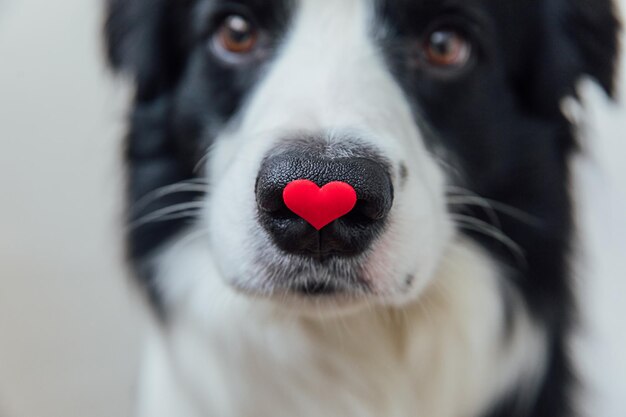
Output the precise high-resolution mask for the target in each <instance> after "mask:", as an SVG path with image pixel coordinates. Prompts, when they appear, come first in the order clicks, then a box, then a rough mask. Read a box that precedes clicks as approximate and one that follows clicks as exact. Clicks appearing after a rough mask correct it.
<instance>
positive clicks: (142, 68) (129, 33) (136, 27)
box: [105, 0, 184, 100]
mask: <svg viewBox="0 0 626 417" xmlns="http://www.w3.org/2000/svg"><path fill="white" fill-rule="evenodd" d="M177 3H179V2H178V1H169V0H107V2H106V21H105V41H106V50H107V54H108V59H109V63H110V65H111V66H112V67H113V68H114V69H115V70H117V71H120V72H122V73H124V74H126V75H129V76H130V77H132V79H133V80H134V81H135V83H136V86H137V97H138V99H139V100H151V99H153V98H155V97H158V96H159V95H160V94H161V93H163V92H164V91H167V90H168V89H170V88H171V87H172V86H173V85H174V83H175V82H176V78H177V77H178V75H179V74H180V70H181V67H182V58H183V56H184V55H183V53H182V51H181V48H180V45H179V42H180V40H179V36H180V33H179V31H178V30H177V18H178V17H180V16H179V13H178V9H177V8H176V6H175V5H176V4H177ZM181 3H182V2H181Z"/></svg>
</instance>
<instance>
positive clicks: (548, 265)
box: [106, 0, 619, 417]
mask: <svg viewBox="0 0 626 417" xmlns="http://www.w3.org/2000/svg"><path fill="white" fill-rule="evenodd" d="M107 7H108V17H107V23H106V36H107V41H108V53H109V59H110V62H111V64H112V66H113V67H114V68H115V69H116V70H119V71H122V72H124V73H126V74H127V75H129V76H131V78H132V80H133V82H134V83H135V86H136V96H135V99H134V103H133V107H132V115H131V117H130V127H129V133H128V139H127V150H126V163H127V168H128V182H129V186H128V192H129V194H128V196H129V200H130V201H129V220H128V222H129V231H130V232H129V235H128V243H129V244H128V246H129V254H130V259H131V260H132V264H133V265H134V268H135V271H136V276H137V280H138V283H139V284H140V285H141V286H142V288H143V289H144V290H145V293H146V295H147V296H148V298H149V300H150V302H151V304H152V306H153V307H154V311H155V313H157V315H158V318H159V320H158V322H159V325H158V326H156V327H158V329H156V330H154V331H153V334H152V335H151V341H150V343H149V347H148V349H147V352H146V356H145V368H144V372H143V376H142V378H141V389H140V401H139V410H138V415H139V416H141V417H206V416H216V417H295V416H298V417H314V416H316V417H319V416H324V417H505V416H506V417H512V416H517V417H571V416H574V415H575V411H574V407H573V402H572V397H573V396H575V395H576V392H575V384H574V379H575V378H574V372H573V366H572V363H571V361H570V359H569V358H568V337H569V335H570V332H571V330H572V328H573V326H574V324H575V319H574V318H575V302H574V300H573V296H572V276H571V273H570V268H569V265H568V256H569V254H570V249H571V247H572V242H573V238H574V230H573V229H574V228H573V221H572V218H573V216H572V204H571V200H570V196H569V192H568V186H569V181H570V175H569V170H568V165H569V159H570V157H571V156H572V153H573V152H575V151H576V147H577V146H576V140H575V127H574V126H573V125H572V124H571V123H570V122H569V121H568V119H567V118H566V117H565V116H564V114H563V112H562V111H561V102H562V100H563V99H564V98H567V97H569V96H575V84H576V82H577V80H579V78H580V77H582V76H590V77H591V78H593V79H595V80H596V81H598V82H599V83H600V84H601V85H602V87H603V88H604V89H605V90H606V91H607V93H609V94H610V93H611V91H612V88H613V81H612V79H613V72H614V63H615V55H616V49H617V40H616V39H617V32H618V30H619V24H618V22H617V20H616V17H615V13H614V10H613V5H612V3H611V1H610V0H541V1H530V0H506V1H503V0H109V2H108V4H107ZM295 180H310V181H312V182H314V183H315V184H317V186H320V187H322V186H324V185H326V184H328V183H330V182H335V181H340V182H343V183H347V184H349V185H350V186H351V187H352V189H353V190H354V191H355V192H356V196H357V202H356V205H355V207H354V209H353V210H351V211H350V212H349V213H348V214H347V215H345V216H343V217H339V218H337V219H335V220H334V221H332V222H331V223H330V224H327V225H326V226H325V227H322V228H321V229H320V230H318V228H316V227H313V226H311V225H310V224H309V223H308V222H307V221H306V220H304V219H303V218H301V217H299V216H298V215H296V214H295V213H294V212H292V211H291V210H289V209H288V208H287V206H286V204H285V201H284V200H283V194H284V189H285V187H286V186H287V185H288V184H290V183H292V182H293V181H295ZM335 217H337V216H335ZM327 220H333V219H327Z"/></svg>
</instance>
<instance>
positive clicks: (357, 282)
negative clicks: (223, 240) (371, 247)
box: [231, 255, 380, 317]
mask: <svg viewBox="0 0 626 417" xmlns="http://www.w3.org/2000/svg"><path fill="white" fill-rule="evenodd" d="M362 261H363V259H349V258H340V257H337V258H328V259H326V260H324V261H323V262H320V261H319V260H315V259H310V258H306V257H300V256H291V255H290V256H281V257H279V258H276V257H275V258H274V262H271V263H269V262H257V265H256V267H255V273H254V274H251V275H250V276H249V277H238V278H237V279H234V280H231V285H232V286H233V287H234V289H235V290H236V291H238V292H239V293H242V294H244V295H246V296H248V297H251V298H253V299H256V300H263V301H264V302H268V303H271V304H273V305H275V306H276V307H278V308H284V309H287V310H289V311H290V312H297V313H300V314H305V315H315V316H318V317H319V316H320V315H323V316H327V315H329V316H332V315H338V314H346V313H350V312H354V311H358V310H359V309H363V308H366V307H368V306H369V307H371V306H372V305H373V304H375V303H376V300H377V299H380V295H379V294H377V293H376V291H375V290H374V289H373V288H372V286H371V285H370V283H369V282H368V280H367V279H366V278H365V277H364V275H363V273H362V271H361V267H360V266H359V265H362Z"/></svg>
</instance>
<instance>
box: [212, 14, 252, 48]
mask: <svg viewBox="0 0 626 417" xmlns="http://www.w3.org/2000/svg"><path fill="white" fill-rule="evenodd" d="M258 37H259V36H258V31H257V28H256V26H255V25H254V24H253V23H252V22H251V21H250V20H249V19H246V18H245V17H243V16H240V15H236V14H233V15H230V16H227V17H226V19H225V20H224V21H223V23H222V24H221V26H220V27H219V28H218V30H217V32H216V33H215V35H214V43H215V45H216V47H217V49H218V50H221V51H222V52H227V53H231V54H247V53H250V52H252V51H253V50H254V48H255V46H256V45H257V41H258Z"/></svg>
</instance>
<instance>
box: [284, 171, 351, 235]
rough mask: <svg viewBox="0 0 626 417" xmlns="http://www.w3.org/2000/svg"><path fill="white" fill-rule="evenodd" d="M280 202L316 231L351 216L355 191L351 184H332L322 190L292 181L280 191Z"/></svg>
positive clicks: (312, 183) (311, 185) (306, 183)
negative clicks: (343, 217)
mask: <svg viewBox="0 0 626 417" xmlns="http://www.w3.org/2000/svg"><path fill="white" fill-rule="evenodd" d="M283 200H284V201H285V204H286V205H287V207H288V208H289V210H291V211H293V212H294V213H295V214H297V215H298V216H300V217H302V218H303V219H304V220H306V221H307V222H309V223H310V224H311V226H313V227H314V228H316V229H317V230H321V229H322V228H323V227H324V226H327V225H328V224H330V223H332V222H334V221H335V220H337V219H338V218H340V217H342V216H345V215H346V214H348V213H350V212H351V211H352V209H353V208H354V206H355V205H356V200H357V196H356V191H354V188H352V186H351V185H350V184H346V183H345V182H340V181H335V182H331V183H328V184H326V185H325V186H323V187H322V188H320V187H318V186H317V184H315V183H314V182H312V181H309V180H296V181H292V182H290V183H289V184H287V186H286V187H285V189H284V190H283Z"/></svg>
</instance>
